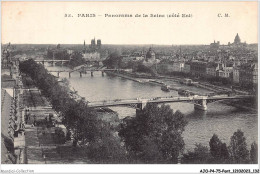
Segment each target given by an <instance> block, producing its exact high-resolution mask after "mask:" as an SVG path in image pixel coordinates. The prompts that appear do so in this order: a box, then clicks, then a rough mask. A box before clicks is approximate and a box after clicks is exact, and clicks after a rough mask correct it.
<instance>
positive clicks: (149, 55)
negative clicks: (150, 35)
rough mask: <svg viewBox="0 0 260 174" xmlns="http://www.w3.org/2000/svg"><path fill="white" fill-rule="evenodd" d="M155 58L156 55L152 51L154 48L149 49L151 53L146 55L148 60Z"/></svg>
mask: <svg viewBox="0 0 260 174" xmlns="http://www.w3.org/2000/svg"><path fill="white" fill-rule="evenodd" d="M153 57H155V53H154V52H153V51H152V48H149V51H148V52H147V53H146V58H153Z"/></svg>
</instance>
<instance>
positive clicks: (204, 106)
mask: <svg viewBox="0 0 260 174" xmlns="http://www.w3.org/2000/svg"><path fill="white" fill-rule="evenodd" d="M194 109H199V110H203V111H206V110H207V109H208V108H207V105H200V104H197V103H195V104H194Z"/></svg>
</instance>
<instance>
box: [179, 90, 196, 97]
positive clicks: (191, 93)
mask: <svg viewBox="0 0 260 174" xmlns="http://www.w3.org/2000/svg"><path fill="white" fill-rule="evenodd" d="M178 94H179V95H182V96H187V97H189V96H191V95H195V94H194V93H193V92H190V91H189V90H184V89H179V90H178Z"/></svg>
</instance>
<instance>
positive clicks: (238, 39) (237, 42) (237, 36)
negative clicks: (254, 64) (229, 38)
mask: <svg viewBox="0 0 260 174" xmlns="http://www.w3.org/2000/svg"><path fill="white" fill-rule="evenodd" d="M233 44H235V45H239V44H241V40H240V37H239V35H238V33H237V35H236V37H235V39H234V43H233Z"/></svg>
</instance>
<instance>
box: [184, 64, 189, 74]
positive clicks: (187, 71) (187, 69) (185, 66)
mask: <svg viewBox="0 0 260 174" xmlns="http://www.w3.org/2000/svg"><path fill="white" fill-rule="evenodd" d="M190 64H191V62H185V63H184V67H183V72H184V73H186V74H189V73H190Z"/></svg>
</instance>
